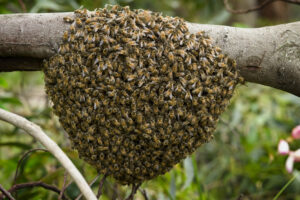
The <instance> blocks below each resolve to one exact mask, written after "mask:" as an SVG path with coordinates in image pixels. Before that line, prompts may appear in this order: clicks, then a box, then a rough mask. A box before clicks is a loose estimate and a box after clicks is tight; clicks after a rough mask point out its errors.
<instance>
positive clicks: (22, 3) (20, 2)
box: [18, 0, 27, 13]
mask: <svg viewBox="0 0 300 200" xmlns="http://www.w3.org/2000/svg"><path fill="white" fill-rule="evenodd" d="M18 1H19V4H20V6H21V8H22V10H23V12H24V13H26V12H27V9H26V5H25V4H24V2H23V1H22V0H18Z"/></svg>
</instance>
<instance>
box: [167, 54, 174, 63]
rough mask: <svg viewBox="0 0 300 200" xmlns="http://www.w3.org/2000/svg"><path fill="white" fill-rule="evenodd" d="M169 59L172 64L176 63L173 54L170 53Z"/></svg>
mask: <svg viewBox="0 0 300 200" xmlns="http://www.w3.org/2000/svg"><path fill="white" fill-rule="evenodd" d="M168 59H169V61H170V62H174V60H175V57H174V55H173V53H172V52H169V53H168Z"/></svg>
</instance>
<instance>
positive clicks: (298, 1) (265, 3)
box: [224, 0, 300, 14]
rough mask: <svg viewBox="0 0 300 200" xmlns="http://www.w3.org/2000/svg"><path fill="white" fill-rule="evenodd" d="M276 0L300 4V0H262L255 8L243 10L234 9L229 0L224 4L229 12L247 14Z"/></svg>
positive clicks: (225, 0)
mask: <svg viewBox="0 0 300 200" xmlns="http://www.w3.org/2000/svg"><path fill="white" fill-rule="evenodd" d="M275 1H283V2H286V3H291V4H297V5H300V0H265V1H264V2H262V3H261V4H259V5H258V6H255V7H253V8H248V9H241V10H234V9H232V8H231V7H230V6H229V3H228V0H224V5H225V8H226V10H228V11H229V12H231V13H233V14H245V13H249V12H253V11H257V10H261V9H263V8H264V7H266V6H267V5H269V4H271V3H273V2H275Z"/></svg>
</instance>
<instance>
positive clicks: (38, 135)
mask: <svg viewBox="0 0 300 200" xmlns="http://www.w3.org/2000/svg"><path fill="white" fill-rule="evenodd" d="M0 119H1V120H3V121H6V122H8V123H10V124H13V125H15V126H17V127H19V128H21V129H23V130H25V131H26V132H27V133H28V134H30V135H31V136H32V137H34V138H35V139H37V140H38V141H39V142H40V143H42V145H44V146H45V147H46V149H47V150H49V152H51V153H52V154H53V155H54V156H55V157H56V158H57V159H58V161H59V162H60V163H61V164H62V165H63V166H64V168H65V169H66V170H67V171H68V173H69V174H70V176H71V177H72V178H73V180H74V181H75V183H76V184H77V186H78V188H79V189H80V191H81V192H82V193H83V195H84V196H85V198H86V199H88V200H97V198H96V196H95V194H94V193H93V191H92V190H91V188H90V187H89V185H88V184H87V182H86V181H85V179H84V178H83V176H82V175H81V173H80V172H79V171H78V169H77V168H76V167H75V166H74V164H73V163H72V161H71V160H70V159H69V158H68V157H67V156H66V154H65V153H64V152H63V151H62V150H61V149H60V148H59V146H58V145H57V144H56V143H55V142H54V141H53V140H51V139H50V138H49V137H48V136H47V135H46V134H45V133H44V132H43V131H42V129H41V128H40V127H39V126H38V125H36V124H34V123H32V122H30V121H28V120H27V119H25V118H23V117H21V116H19V115H16V114H14V113H11V112H8V111H5V110H3V109H0Z"/></svg>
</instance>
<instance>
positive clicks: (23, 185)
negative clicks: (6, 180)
mask: <svg viewBox="0 0 300 200" xmlns="http://www.w3.org/2000/svg"><path fill="white" fill-rule="evenodd" d="M31 187H42V188H45V189H47V190H51V191H53V192H56V193H58V194H59V193H60V190H59V189H58V188H57V187H55V186H53V185H49V184H46V183H43V182H41V181H37V182H29V183H20V184H16V185H14V186H12V187H11V188H10V189H9V190H8V192H10V193H13V192H15V191H17V190H21V189H24V188H31ZM0 199H1V200H2V199H3V197H0ZM63 199H66V197H65V196H63Z"/></svg>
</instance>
